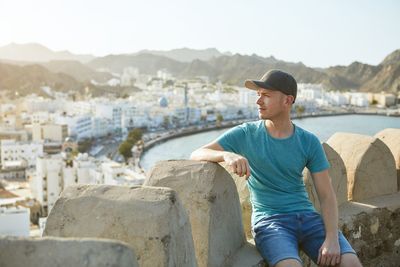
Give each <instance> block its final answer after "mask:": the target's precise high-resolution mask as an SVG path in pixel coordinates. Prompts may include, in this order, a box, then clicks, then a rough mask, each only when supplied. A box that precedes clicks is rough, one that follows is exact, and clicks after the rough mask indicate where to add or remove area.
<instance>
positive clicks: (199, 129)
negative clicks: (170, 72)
mask: <svg viewBox="0 0 400 267" xmlns="http://www.w3.org/2000/svg"><path fill="white" fill-rule="evenodd" d="M344 115H367V116H384V117H388V116H393V115H390V114H389V113H388V112H387V111H386V110H382V111H378V110H374V111H371V110H365V111H360V110H359V111H347V112H334V111H328V112H319V113H313V114H304V115H301V116H297V115H296V114H294V115H293V116H292V119H293V120H301V119H306V118H317V117H331V116H344ZM254 120H258V117H257V118H253V119H241V120H232V121H225V122H222V124H221V125H220V126H217V125H216V124H215V123H213V124H210V125H199V126H191V127H189V128H180V129H178V130H176V132H174V133H172V134H165V135H163V136H160V137H158V138H155V139H152V140H150V141H147V142H145V143H144V145H143V150H142V151H141V153H140V155H139V166H140V161H141V160H142V156H143V155H144V154H145V153H146V152H147V151H148V150H150V149H151V148H152V147H154V146H156V145H158V144H161V143H164V142H166V141H169V140H172V139H175V138H179V137H184V136H189V135H193V134H197V133H203V132H209V131H214V130H220V129H225V128H231V127H234V126H236V125H239V124H242V123H245V122H249V121H254Z"/></svg>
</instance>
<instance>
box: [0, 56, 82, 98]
mask: <svg viewBox="0 0 400 267" xmlns="http://www.w3.org/2000/svg"><path fill="white" fill-rule="evenodd" d="M42 86H50V87H51V88H53V89H54V90H57V91H61V92H67V91H70V90H72V91H74V90H75V91H76V90H81V89H82V88H83V85H82V84H81V83H79V82H77V81H76V80H75V79H74V78H72V77H71V76H68V75H67V74H64V73H53V72H50V71H49V70H47V69H46V68H44V67H43V66H40V65H37V64H35V65H27V66H16V65H11V64H5V63H0V91H9V95H10V96H12V95H16V93H18V95H20V96H23V95H28V94H32V93H36V94H38V95H42V94H43V91H42V90H41V89H40V88H41V87H42Z"/></svg>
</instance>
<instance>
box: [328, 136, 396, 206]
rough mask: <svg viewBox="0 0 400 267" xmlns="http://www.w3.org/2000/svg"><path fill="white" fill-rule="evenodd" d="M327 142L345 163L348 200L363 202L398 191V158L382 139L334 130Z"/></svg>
mask: <svg viewBox="0 0 400 267" xmlns="http://www.w3.org/2000/svg"><path fill="white" fill-rule="evenodd" d="M327 143H328V144H329V145H330V146H331V147H332V148H333V149H334V150H335V151H336V152H337V153H339V155H340V156H341V157H342V159H343V161H344V164H345V166H346V171H347V190H348V197H349V200H353V201H361V200H363V199H368V198H371V197H375V196H380V195H385V194H392V193H395V192H397V175H396V165H395V161H394V158H393V155H392V153H391V152H390V150H389V148H388V147H387V146H386V145H385V144H384V143H383V142H382V141H381V140H380V139H378V138H373V137H370V136H365V135H359V134H350V133H335V134H334V135H333V136H331V138H329V140H328V141H327Z"/></svg>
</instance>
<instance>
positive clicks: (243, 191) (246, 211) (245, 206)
mask: <svg viewBox="0 0 400 267" xmlns="http://www.w3.org/2000/svg"><path fill="white" fill-rule="evenodd" d="M220 165H221V166H222V167H224V168H225V170H226V171H227V172H229V174H230V175H231V176H232V178H233V181H234V182H235V184H236V189H237V191H238V193H239V202H240V207H241V209H242V222H243V228H244V233H245V235H246V238H247V239H253V235H252V233H251V213H252V212H253V210H252V207H251V202H250V192H249V188H248V187H247V180H246V179H245V177H240V176H239V175H237V174H236V173H234V172H233V171H232V169H231V168H230V167H229V166H228V165H227V164H226V163H225V162H221V163H220Z"/></svg>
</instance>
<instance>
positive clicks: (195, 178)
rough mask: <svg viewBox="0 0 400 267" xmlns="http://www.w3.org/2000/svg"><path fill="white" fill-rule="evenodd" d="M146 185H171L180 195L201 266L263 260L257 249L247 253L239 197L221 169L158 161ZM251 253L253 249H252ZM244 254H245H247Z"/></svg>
mask: <svg viewBox="0 0 400 267" xmlns="http://www.w3.org/2000/svg"><path fill="white" fill-rule="evenodd" d="M145 185H152V186H167V187H171V188H173V189H174V190H175V191H177V192H178V194H179V197H180V198H181V199H182V202H183V204H184V206H185V208H186V209H187V211H188V214H189V217H190V221H191V225H192V231H193V239H194V243H195V249H196V256H197V260H198V263H199V266H210V267H212V266H230V265H227V263H226V262H230V263H231V264H232V260H233V259H235V260H234V261H235V262H246V261H244V259H241V257H245V258H246V259H247V263H246V264H249V265H242V266H243V267H245V266H253V265H256V264H257V263H258V262H260V261H261V260H262V258H261V257H260V255H259V254H258V252H257V250H256V249H255V248H254V247H253V248H254V249H253V251H252V252H253V253H246V252H245V251H246V249H249V248H248V247H247V245H246V241H245V237H244V232H243V225H242V217H241V212H240V204H239V196H238V193H237V190H236V186H235V183H234V182H233V180H232V178H231V177H230V175H229V173H227V172H226V171H225V170H224V169H223V168H222V167H221V166H219V165H218V164H215V163H205V162H198V161H163V162H158V163H157V164H156V166H155V167H154V168H153V169H152V170H151V171H150V173H149V175H148V178H147V179H146V181H145ZM250 250H251V249H250ZM243 251H244V252H243Z"/></svg>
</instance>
